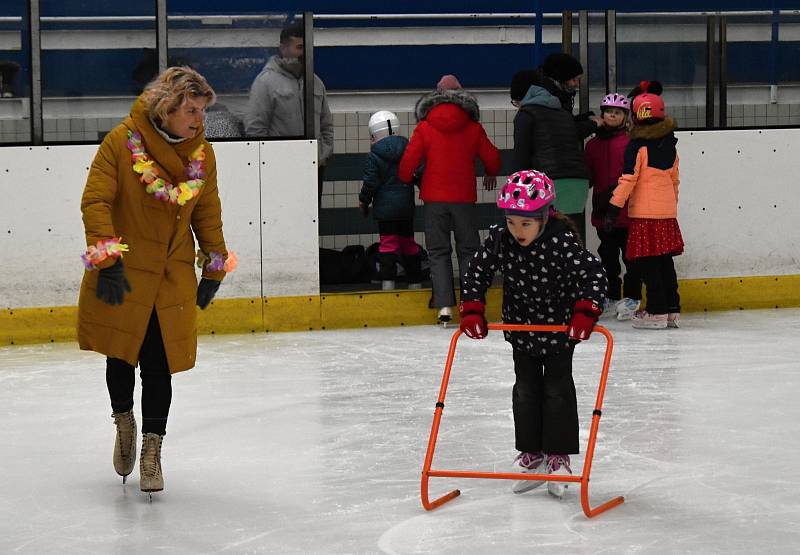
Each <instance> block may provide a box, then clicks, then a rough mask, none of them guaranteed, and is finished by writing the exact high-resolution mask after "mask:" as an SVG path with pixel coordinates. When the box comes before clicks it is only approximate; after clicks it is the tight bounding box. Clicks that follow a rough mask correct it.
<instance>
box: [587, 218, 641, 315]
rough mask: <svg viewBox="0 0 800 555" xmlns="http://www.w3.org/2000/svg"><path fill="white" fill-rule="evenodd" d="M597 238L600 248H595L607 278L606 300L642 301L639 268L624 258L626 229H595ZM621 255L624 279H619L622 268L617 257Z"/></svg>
mask: <svg viewBox="0 0 800 555" xmlns="http://www.w3.org/2000/svg"><path fill="white" fill-rule="evenodd" d="M597 237H598V238H599V239H600V246H599V247H597V254H599V255H600V261H601V262H602V263H603V268H604V269H605V271H606V277H608V295H607V296H608V298H609V299H612V300H619V299H621V298H622V297H627V298H629V299H634V300H636V301H640V300H642V276H641V275H640V273H639V267H638V266H637V265H636V263H635V262H634V261H633V260H628V259H627V258H625V250H626V247H627V245H628V229H627V228H625V227H615V228H614V229H613V230H612V231H610V232H607V231H603V229H602V228H598V229H597ZM620 254H622V261H623V262H624V263H625V279H624V282H623V280H621V279H620V277H619V275H620V273H621V272H622V266H621V265H620V263H619V257H620Z"/></svg>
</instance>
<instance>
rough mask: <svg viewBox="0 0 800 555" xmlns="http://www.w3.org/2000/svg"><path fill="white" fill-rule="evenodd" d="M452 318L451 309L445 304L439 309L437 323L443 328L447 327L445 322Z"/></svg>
mask: <svg viewBox="0 0 800 555" xmlns="http://www.w3.org/2000/svg"><path fill="white" fill-rule="evenodd" d="M452 319H453V309H452V308H450V307H449V306H445V307H442V308H440V309H439V323H440V324H441V325H442V327H443V328H446V327H447V324H449V323H450V321H451V320H452Z"/></svg>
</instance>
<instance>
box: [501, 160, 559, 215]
mask: <svg viewBox="0 0 800 555" xmlns="http://www.w3.org/2000/svg"><path fill="white" fill-rule="evenodd" d="M554 200H556V188H555V185H553V180H552V179H550V178H549V177H547V176H546V175H545V174H543V173H542V172H540V171H536V170H522V171H518V172H517V173H514V174H512V175H509V176H508V180H506V184H505V185H504V186H503V188H502V189H500V194H499V195H498V197H497V206H498V208H502V209H503V210H505V211H506V214H509V215H516V216H528V217H530V218H544V217H545V216H547V215H548V212H549V209H548V207H549V206H550V205H551V204H552V203H553V201H554Z"/></svg>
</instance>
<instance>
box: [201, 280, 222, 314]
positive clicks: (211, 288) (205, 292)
mask: <svg viewBox="0 0 800 555" xmlns="http://www.w3.org/2000/svg"><path fill="white" fill-rule="evenodd" d="M219 283H220V282H218V281H217V280H215V279H208V278H203V279H201V280H200V285H198V286H197V306H199V307H200V310H205V309H206V307H207V306H208V303H210V302H211V301H212V300H214V295H216V294H217V290H218V289H219Z"/></svg>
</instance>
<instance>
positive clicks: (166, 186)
mask: <svg viewBox="0 0 800 555" xmlns="http://www.w3.org/2000/svg"><path fill="white" fill-rule="evenodd" d="M204 148H205V144H201V145H200V146H198V147H197V148H196V149H195V150H194V152H192V154H191V155H190V156H189V165H188V166H186V175H187V176H189V179H188V180H187V181H181V182H180V183H178V185H173V184H172V183H170V182H169V181H166V180H165V179H163V178H161V177H159V176H158V168H156V167H155V166H154V165H153V163H154V162H153V159H152V158H150V156H149V155H148V154H147V152H145V150H144V146H143V145H142V135H141V134H140V133H139V132H138V131H131V130H128V150H130V151H131V159H132V160H133V171H135V172H136V173H138V174H140V175H141V176H142V177H140V178H139V181H141V182H142V183H144V184H145V185H146V187H145V191H147V192H148V193H150V194H151V195H153V196H155V197H156V198H157V199H158V200H163V201H164V202H169V203H170V204H177V205H179V206H183V205H184V204H186V202H187V201H189V200H191V199H193V198H194V197H196V196H197V195H199V194H200V189H201V188H202V187H203V185H205V183H206V182H205V180H204V179H205V177H206V171H205V168H204V167H203V160H205V159H206V153H205V152H204V150H203V149H204Z"/></svg>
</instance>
